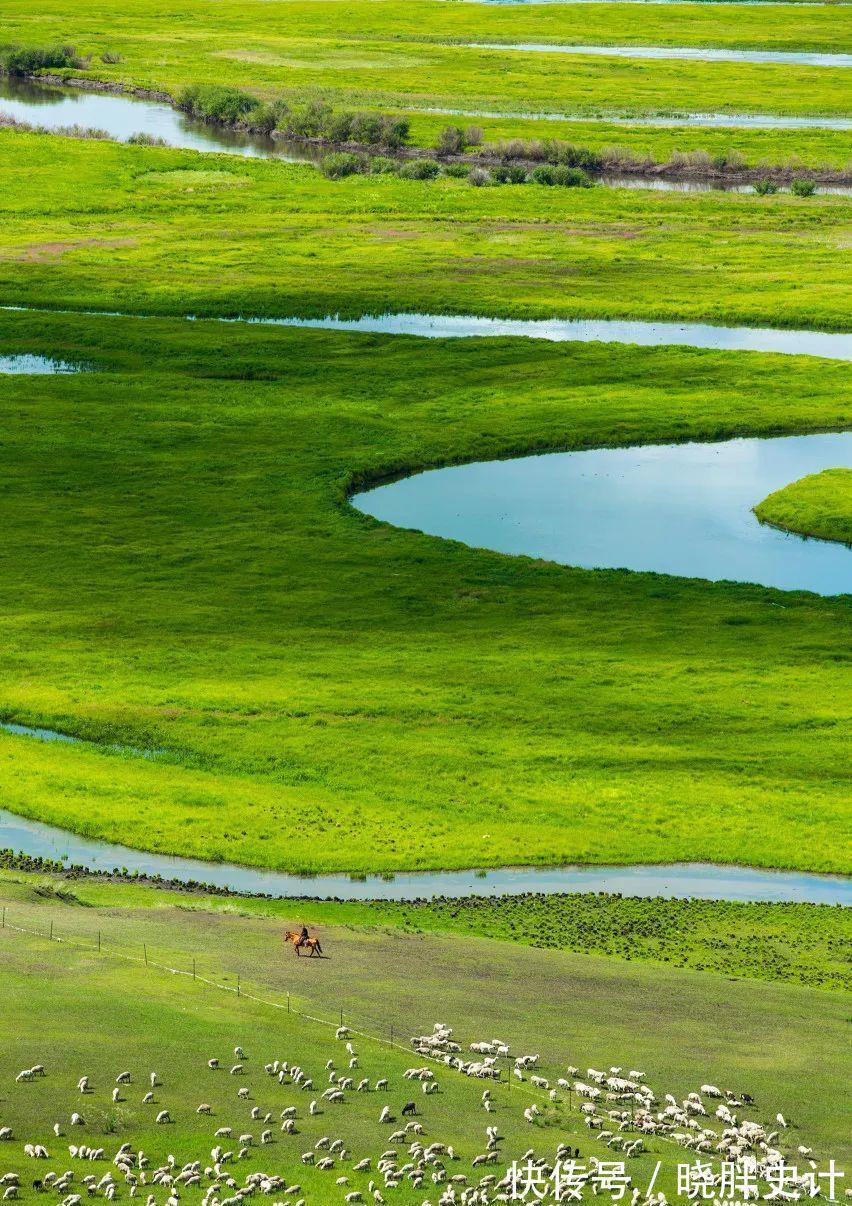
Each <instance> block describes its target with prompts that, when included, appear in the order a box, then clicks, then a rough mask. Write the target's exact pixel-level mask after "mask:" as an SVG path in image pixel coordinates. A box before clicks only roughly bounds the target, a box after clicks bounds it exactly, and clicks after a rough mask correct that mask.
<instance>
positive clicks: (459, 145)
mask: <svg viewBox="0 0 852 1206" xmlns="http://www.w3.org/2000/svg"><path fill="white" fill-rule="evenodd" d="M435 149H436V150H437V152H438V154H439V155H458V154H459V152H460V151H463V150H464V134H463V133H462V131H461V130H460V129H459V127H458V126H444V128H443V130H442V131H441V133H440V134H439V135H438V141H437V142H436V143H435Z"/></svg>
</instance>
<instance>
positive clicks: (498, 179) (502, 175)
mask: <svg viewBox="0 0 852 1206" xmlns="http://www.w3.org/2000/svg"><path fill="white" fill-rule="evenodd" d="M491 179H492V181H493V182H494V184H508V183H509V179H510V177H509V168H508V166H507V165H506V164H505V163H502V164H498V165H497V167H493V168H492V169H491Z"/></svg>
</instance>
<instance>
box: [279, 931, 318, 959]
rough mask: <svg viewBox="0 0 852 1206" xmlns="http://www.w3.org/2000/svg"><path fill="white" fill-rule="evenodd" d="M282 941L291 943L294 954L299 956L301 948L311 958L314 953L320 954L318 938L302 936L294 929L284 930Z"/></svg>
mask: <svg viewBox="0 0 852 1206" xmlns="http://www.w3.org/2000/svg"><path fill="white" fill-rule="evenodd" d="M284 941H285V942H289V943H292V945H293V947H294V948H295V951H296V954H297V955H299V956H301V954H302V950H303V949H304V950H306V951H307V952H308V957H309V958H313V957H314V955H322V946H321V945H320V940H319V938H302V935H301V934H299V933H297V932H296V931H295V930H286V931H285V933H284Z"/></svg>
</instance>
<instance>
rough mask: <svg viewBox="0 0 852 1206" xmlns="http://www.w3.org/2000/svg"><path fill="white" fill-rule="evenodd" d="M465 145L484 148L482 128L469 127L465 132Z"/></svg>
mask: <svg viewBox="0 0 852 1206" xmlns="http://www.w3.org/2000/svg"><path fill="white" fill-rule="evenodd" d="M464 145H465V146H466V147H480V146H482V128H481V126H468V127H467V129H466V130H465V132H464Z"/></svg>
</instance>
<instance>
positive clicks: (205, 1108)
mask: <svg viewBox="0 0 852 1206" xmlns="http://www.w3.org/2000/svg"><path fill="white" fill-rule="evenodd" d="M195 1112H196V1114H212V1113H213V1107H212V1106H211V1105H209V1104H208V1103H207V1102H206V1101H202V1103H201V1105H200V1106H198V1107H197V1109H196V1111H195Z"/></svg>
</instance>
